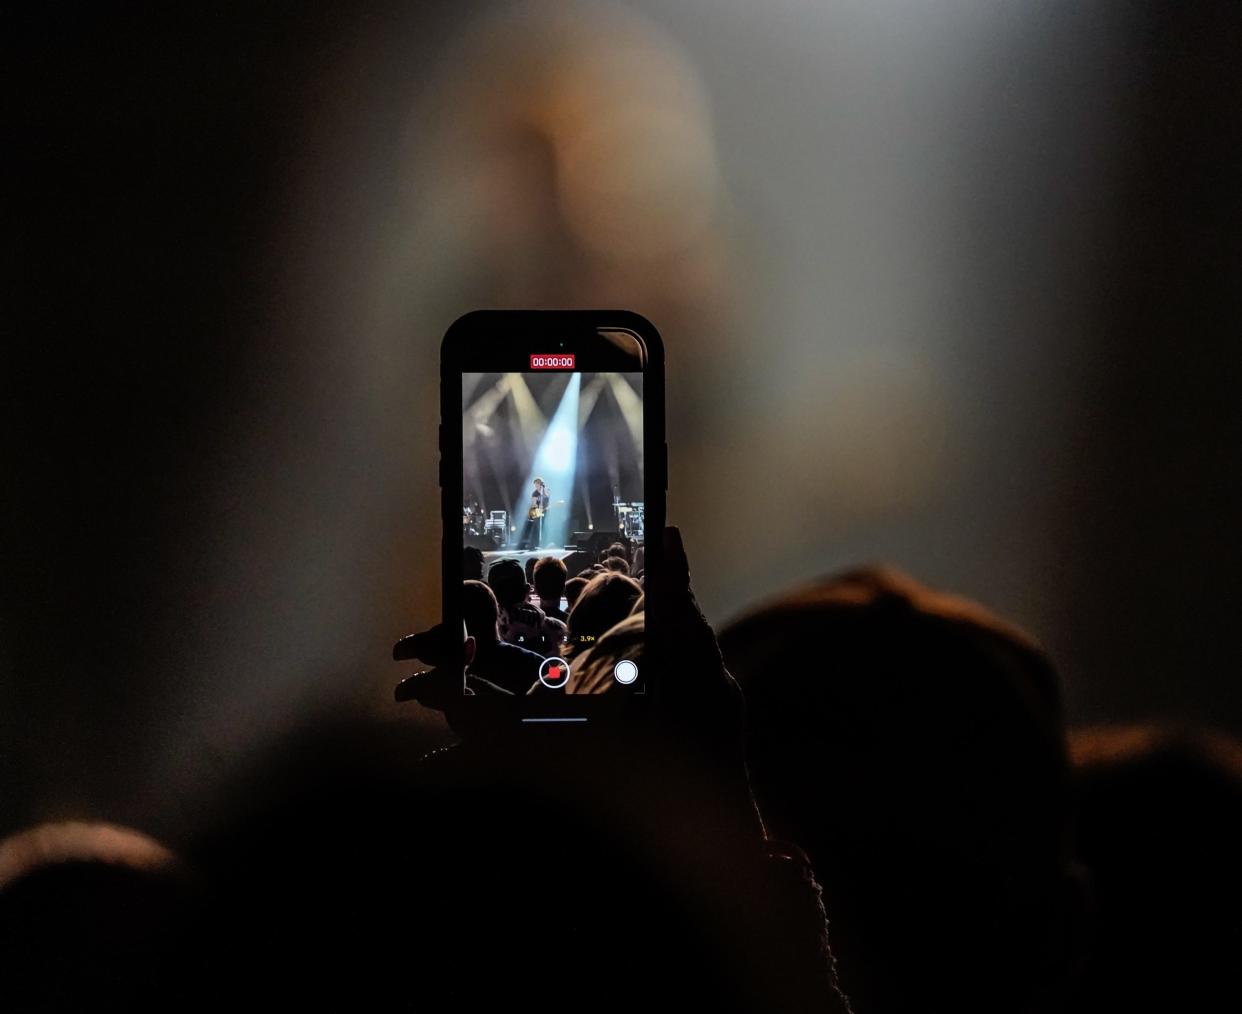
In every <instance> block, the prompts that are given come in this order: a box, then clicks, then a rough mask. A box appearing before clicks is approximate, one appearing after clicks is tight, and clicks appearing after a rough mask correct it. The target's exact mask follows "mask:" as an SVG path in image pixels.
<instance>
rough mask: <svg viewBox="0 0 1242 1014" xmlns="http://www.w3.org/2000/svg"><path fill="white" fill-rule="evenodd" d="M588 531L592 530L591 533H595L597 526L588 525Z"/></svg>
mask: <svg viewBox="0 0 1242 1014" xmlns="http://www.w3.org/2000/svg"><path fill="white" fill-rule="evenodd" d="M587 529H588V530H590V531H595V526H594V525H587Z"/></svg>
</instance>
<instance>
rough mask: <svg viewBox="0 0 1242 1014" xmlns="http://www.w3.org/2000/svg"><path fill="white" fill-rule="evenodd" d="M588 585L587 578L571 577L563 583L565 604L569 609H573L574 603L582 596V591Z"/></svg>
mask: <svg viewBox="0 0 1242 1014" xmlns="http://www.w3.org/2000/svg"><path fill="white" fill-rule="evenodd" d="M588 583H589V578H585V577H571V578H570V579H569V580H568V581H566V582H565V602H566V604H567V605H568V606H569V608H570V609H573V607H574V603H575V602H577V601H578V596H579V595H581V594H582V589H583V588H585V587H586V586H587V584H588Z"/></svg>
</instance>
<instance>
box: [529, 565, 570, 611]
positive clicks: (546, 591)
mask: <svg viewBox="0 0 1242 1014" xmlns="http://www.w3.org/2000/svg"><path fill="white" fill-rule="evenodd" d="M567 574H568V570H567V569H566V567H565V561H564V560H558V559H557V558H556V557H555V556H545V557H544V558H543V559H542V560H540V561H539V562H538V563H537V564H535V574H534V578H535V580H534V584H535V592H536V593H537V594H538V595H539V597H540V598H541V599H546V600H547V601H549V602H560V600H561V595H562V594H563V593H564V591H565V579H566V576H567Z"/></svg>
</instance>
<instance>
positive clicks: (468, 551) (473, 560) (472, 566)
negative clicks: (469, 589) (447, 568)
mask: <svg viewBox="0 0 1242 1014" xmlns="http://www.w3.org/2000/svg"><path fill="white" fill-rule="evenodd" d="M461 576H462V580H463V581H482V580H483V550H481V549H479V548H478V546H465V547H463V548H462V551H461Z"/></svg>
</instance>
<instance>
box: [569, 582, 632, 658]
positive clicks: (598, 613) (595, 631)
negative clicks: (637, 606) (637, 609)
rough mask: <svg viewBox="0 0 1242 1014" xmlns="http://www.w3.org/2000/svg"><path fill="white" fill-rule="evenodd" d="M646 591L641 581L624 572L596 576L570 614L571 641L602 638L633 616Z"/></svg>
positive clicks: (579, 597)
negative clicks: (640, 598) (633, 610)
mask: <svg viewBox="0 0 1242 1014" xmlns="http://www.w3.org/2000/svg"><path fill="white" fill-rule="evenodd" d="M642 593H643V590H642V587H641V586H640V585H639V583H638V582H637V581H635V580H634V579H633V578H630V577H627V576H626V575H624V574H615V573H606V574H600V575H599V576H598V577H595V578H592V579H591V581H590V583H588V584H587V586H586V587H585V588H583V589H582V594H581V595H579V596H578V601H577V603H576V604H575V605H574V607H573V609H572V610H571V611H570V613H569V639H570V641H571V643H580V639H581V638H583V637H594V638H599V637H602V636H603V635H604V634H605V633H606V632H607V631H608V630H609V628H611V627H615V626H616V625H617V624H618V623H620V622H621V621H622V620H624V619H625V618H626V617H627V616H629V615H630V611H631V610H632V609H633V608H634V603H635V602H637V601H638V598H639V596H640V595H642Z"/></svg>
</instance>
